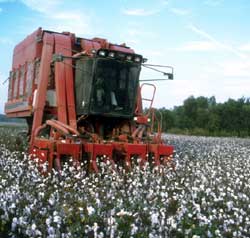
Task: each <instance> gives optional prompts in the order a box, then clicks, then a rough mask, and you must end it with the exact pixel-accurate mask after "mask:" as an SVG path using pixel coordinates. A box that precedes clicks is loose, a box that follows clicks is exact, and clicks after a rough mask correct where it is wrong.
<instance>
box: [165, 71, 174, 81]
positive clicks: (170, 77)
mask: <svg viewBox="0 0 250 238" xmlns="http://www.w3.org/2000/svg"><path fill="white" fill-rule="evenodd" d="M164 75H165V76H168V79H169V80H173V79H174V74H172V73H164Z"/></svg>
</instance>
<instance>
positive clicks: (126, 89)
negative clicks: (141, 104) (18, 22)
mask: <svg viewBox="0 0 250 238" xmlns="http://www.w3.org/2000/svg"><path fill="white" fill-rule="evenodd" d="M139 72H140V65H137V64H133V63H128V62H126V63H125V62H120V61H115V60H112V59H99V60H98V61H97V63H96V71H95V77H94V82H93V91H92V104H91V105H92V106H91V109H92V112H95V113H110V114H120V115H131V114H132V113H133V110H134V105H135V99H136V90H137V85H138V77H139Z"/></svg>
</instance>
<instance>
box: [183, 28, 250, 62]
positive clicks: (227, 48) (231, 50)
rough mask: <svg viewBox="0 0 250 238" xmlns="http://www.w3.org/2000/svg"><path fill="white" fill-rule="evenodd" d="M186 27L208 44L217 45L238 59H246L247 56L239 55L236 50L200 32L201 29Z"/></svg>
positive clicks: (204, 32)
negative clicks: (208, 42) (207, 41)
mask: <svg viewBox="0 0 250 238" xmlns="http://www.w3.org/2000/svg"><path fill="white" fill-rule="evenodd" d="M187 27H188V29H190V30H191V31H193V32H194V33H196V34H198V35H199V36H201V37H202V38H205V39H207V40H209V41H210V42H212V43H214V44H215V45H218V46H219V47H220V48H222V49H224V50H225V51H228V52H231V53H233V54H235V55H237V56H239V57H240V58H244V59H246V58H247V56H246V55H245V54H243V53H241V52H240V51H239V50H238V49H236V48H234V47H232V46H231V45H227V44H224V43H223V42H220V41H218V40H217V39H216V38H214V37H213V36H212V35H210V34H209V33H207V32H206V31H204V30H202V29H200V28H198V27H196V26H194V25H192V24H190V25H188V26H187Z"/></svg>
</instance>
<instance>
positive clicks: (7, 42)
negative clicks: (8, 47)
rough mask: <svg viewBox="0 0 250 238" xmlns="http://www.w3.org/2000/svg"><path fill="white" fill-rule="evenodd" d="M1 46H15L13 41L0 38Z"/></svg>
mask: <svg viewBox="0 0 250 238" xmlns="http://www.w3.org/2000/svg"><path fill="white" fill-rule="evenodd" d="M0 44H13V40H11V39H9V38H7V37H2V36H0Z"/></svg>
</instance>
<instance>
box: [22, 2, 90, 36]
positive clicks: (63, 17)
mask: <svg viewBox="0 0 250 238" xmlns="http://www.w3.org/2000/svg"><path fill="white" fill-rule="evenodd" d="M22 2H23V3H24V4H25V5H26V6H27V7H28V8H30V9H32V10H33V11H36V12H39V13H40V14H42V17H43V18H42V19H43V22H42V19H41V20H40V22H41V23H40V24H41V25H43V27H46V28H47V29H49V30H54V31H58V32H61V31H70V32H73V33H75V34H77V35H83V34H84V35H85V36H86V35H88V34H90V32H91V24H90V22H91V21H90V19H89V16H88V15H87V14H86V13H85V11H80V10H78V9H73V10H71V9H70V10H62V9H63V8H64V7H65V5H63V1H60V0H50V1H44V2H42V3H41V1H40V0H22Z"/></svg>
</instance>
